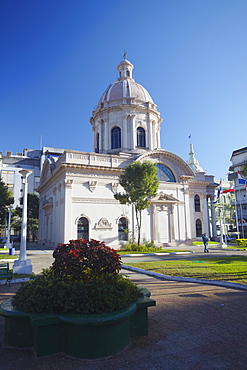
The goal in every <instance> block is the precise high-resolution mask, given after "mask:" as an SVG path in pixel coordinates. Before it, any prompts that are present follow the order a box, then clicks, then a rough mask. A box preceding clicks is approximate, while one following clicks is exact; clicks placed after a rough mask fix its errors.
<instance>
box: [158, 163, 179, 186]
mask: <svg viewBox="0 0 247 370" xmlns="http://www.w3.org/2000/svg"><path fill="white" fill-rule="evenodd" d="M156 167H157V176H158V179H159V180H160V181H165V182H176V180H175V177H174V175H173V173H172V171H171V170H170V168H168V167H167V166H165V165H164V164H162V163H158V164H156Z"/></svg>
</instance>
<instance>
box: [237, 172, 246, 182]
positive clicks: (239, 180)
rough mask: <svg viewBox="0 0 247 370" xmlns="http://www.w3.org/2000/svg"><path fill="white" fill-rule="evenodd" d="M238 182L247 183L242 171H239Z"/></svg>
mask: <svg viewBox="0 0 247 370" xmlns="http://www.w3.org/2000/svg"><path fill="white" fill-rule="evenodd" d="M238 184H239V185H243V184H244V185H245V184H246V180H245V179H244V178H243V175H242V173H241V172H240V171H238Z"/></svg>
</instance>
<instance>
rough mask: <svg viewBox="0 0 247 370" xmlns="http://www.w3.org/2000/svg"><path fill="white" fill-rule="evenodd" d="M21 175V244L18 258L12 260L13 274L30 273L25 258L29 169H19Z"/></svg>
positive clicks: (28, 264)
mask: <svg viewBox="0 0 247 370" xmlns="http://www.w3.org/2000/svg"><path fill="white" fill-rule="evenodd" d="M19 172H20V174H21V175H22V179H23V180H22V181H23V182H22V183H23V205H22V224H21V245H20V254H19V258H18V260H16V261H15V262H14V265H13V273H15V274H31V273H32V265H31V261H30V260H27V256H26V244H27V177H28V176H29V175H30V174H31V173H32V171H30V170H21V171H19Z"/></svg>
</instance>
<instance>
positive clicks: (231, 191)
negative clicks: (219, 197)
mask: <svg viewBox="0 0 247 370" xmlns="http://www.w3.org/2000/svg"><path fill="white" fill-rule="evenodd" d="M233 192H234V189H233V185H231V186H230V187H229V188H228V189H226V190H222V192H221V194H225V193H233Z"/></svg>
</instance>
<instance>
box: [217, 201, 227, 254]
mask: <svg viewBox="0 0 247 370" xmlns="http://www.w3.org/2000/svg"><path fill="white" fill-rule="evenodd" d="M219 210H220V244H219V248H227V244H226V243H225V242H224V240H223V232H222V207H219Z"/></svg>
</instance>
